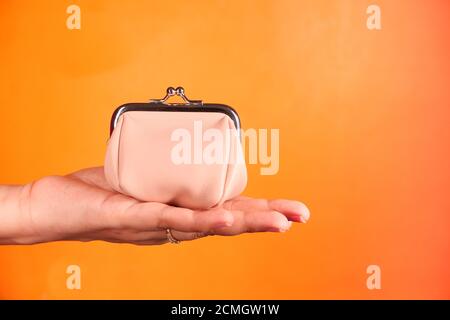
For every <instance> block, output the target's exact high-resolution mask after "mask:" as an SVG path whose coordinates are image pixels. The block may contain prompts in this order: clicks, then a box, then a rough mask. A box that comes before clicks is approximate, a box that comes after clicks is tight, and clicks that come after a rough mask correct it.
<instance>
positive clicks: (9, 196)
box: [0, 184, 35, 244]
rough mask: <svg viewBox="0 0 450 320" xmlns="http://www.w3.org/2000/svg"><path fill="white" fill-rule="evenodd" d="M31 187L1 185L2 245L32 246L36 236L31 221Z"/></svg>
mask: <svg viewBox="0 0 450 320" xmlns="http://www.w3.org/2000/svg"><path fill="white" fill-rule="evenodd" d="M30 188H31V185H30V184H29V185H6V186H5V185H0V244H31V243H34V242H35V240H34V239H35V235H34V232H33V230H32V229H31V228H30V227H31V226H30V225H29V224H28V223H24V222H26V221H25V220H29V219H30V215H29V210H28V203H29V201H28V200H29V199H28V195H29V190H30Z"/></svg>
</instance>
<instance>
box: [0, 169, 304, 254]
mask: <svg viewBox="0 0 450 320" xmlns="http://www.w3.org/2000/svg"><path fill="white" fill-rule="evenodd" d="M13 188H15V189H14V190H10V192H9V195H7V196H5V195H4V196H3V197H2V195H1V193H0V206H1V201H2V199H3V200H5V199H6V198H8V197H9V198H11V197H13V198H15V199H16V200H17V201H15V202H14V203H15V205H11V201H10V205H9V206H7V208H9V210H10V213H11V214H12V213H13V211H14V209H12V208H16V209H17V211H18V212H16V214H15V215H14V216H12V215H9V216H8V215H7V216H2V215H0V222H1V219H6V220H5V221H6V222H5V223H4V226H6V227H5V228H6V229H7V231H4V232H2V230H1V229H2V226H1V225H2V223H0V243H3V244H33V243H41V242H48V241H58V240H79V241H91V240H104V241H109V242H124V243H133V244H141V245H156V244H163V243H167V242H168V238H167V234H166V229H170V230H171V231H172V234H173V236H174V238H176V239H177V240H181V241H186V240H194V239H198V238H202V237H205V236H207V235H224V236H231V235H238V234H241V233H246V232H266V231H270V232H284V231H287V230H288V229H289V228H290V226H291V224H292V222H306V221H307V220H308V218H309V211H308V209H307V208H306V206H305V205H304V204H302V203H300V202H297V201H290V200H262V199H251V198H247V197H238V198H235V199H232V200H229V201H227V202H225V203H224V204H223V205H222V206H220V207H217V208H213V209H209V210H190V209H185V208H178V207H172V206H169V205H166V204H162V203H157V202H140V201H138V200H135V199H133V198H131V197H128V196H125V195H123V194H120V193H117V192H115V191H113V190H112V189H111V188H110V187H109V186H108V184H107V182H106V180H105V177H104V174H103V168H102V167H98V168H91V169H85V170H81V171H78V172H76V173H73V174H71V175H68V176H65V177H62V176H50V177H45V178H42V179H40V180H38V181H36V182H34V183H31V184H29V185H26V186H23V187H13ZM1 191H2V189H0V192H1ZM0 208H1V207H0ZM0 211H3V210H0Z"/></svg>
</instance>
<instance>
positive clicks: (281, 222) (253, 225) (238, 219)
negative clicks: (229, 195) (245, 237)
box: [212, 210, 291, 236]
mask: <svg viewBox="0 0 450 320" xmlns="http://www.w3.org/2000/svg"><path fill="white" fill-rule="evenodd" d="M233 215H234V223H233V225H232V226H231V227H225V228H220V229H215V230H212V233H213V234H216V235H224V236H231V235H238V234H241V233H247V232H250V233H253V232H285V231H287V230H289V228H290V227H291V223H290V222H289V221H288V219H287V218H286V217H285V216H284V215H283V214H281V213H280V212H277V211H253V212H244V211H235V210H233Z"/></svg>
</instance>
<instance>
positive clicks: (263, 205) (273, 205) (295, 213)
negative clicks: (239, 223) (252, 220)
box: [226, 196, 310, 223]
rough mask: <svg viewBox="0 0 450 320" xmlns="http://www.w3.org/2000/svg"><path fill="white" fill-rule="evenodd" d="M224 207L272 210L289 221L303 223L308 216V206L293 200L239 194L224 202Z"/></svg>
mask: <svg viewBox="0 0 450 320" xmlns="http://www.w3.org/2000/svg"><path fill="white" fill-rule="evenodd" d="M226 208H229V209H232V210H243V211H254V210H274V211H278V212H280V213H282V214H284V215H285V216H286V217H287V218H288V219H289V220H291V221H294V222H303V223H305V222H307V221H308V219H309V217H310V212H309V210H308V208H307V207H306V206H305V205H304V204H303V203H301V202H299V201H294V200H284V199H276V200H266V199H253V198H249V197H243V196H241V197H238V198H235V199H233V200H230V201H229V203H227V204H226Z"/></svg>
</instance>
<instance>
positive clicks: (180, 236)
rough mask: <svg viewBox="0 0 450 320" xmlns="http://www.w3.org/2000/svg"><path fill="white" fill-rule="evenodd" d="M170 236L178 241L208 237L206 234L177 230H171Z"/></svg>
mask: <svg viewBox="0 0 450 320" xmlns="http://www.w3.org/2000/svg"><path fill="white" fill-rule="evenodd" d="M171 232H172V236H173V237H174V238H175V239H176V240H178V241H192V240H198V239H201V238H204V237H207V236H208V235H209V233H208V232H181V231H177V230H171Z"/></svg>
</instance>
